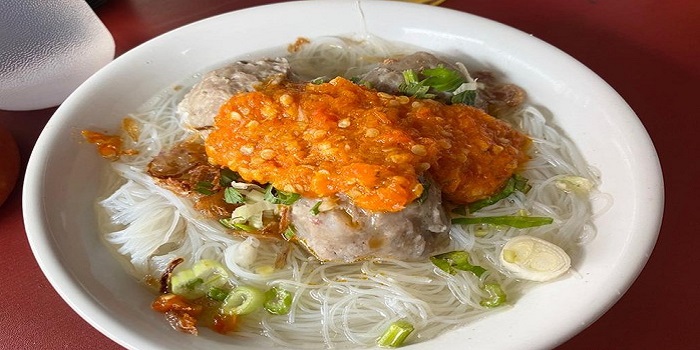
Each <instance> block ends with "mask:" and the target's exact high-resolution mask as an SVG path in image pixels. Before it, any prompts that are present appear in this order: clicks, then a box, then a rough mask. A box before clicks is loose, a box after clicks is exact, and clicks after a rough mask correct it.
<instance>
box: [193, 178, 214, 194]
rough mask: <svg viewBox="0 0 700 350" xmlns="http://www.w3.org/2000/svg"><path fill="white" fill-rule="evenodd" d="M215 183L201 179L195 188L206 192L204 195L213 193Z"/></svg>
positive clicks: (202, 192) (203, 192)
mask: <svg viewBox="0 0 700 350" xmlns="http://www.w3.org/2000/svg"><path fill="white" fill-rule="evenodd" d="M213 188H214V184H213V183H211V182H206V181H199V182H197V183H196V184H195V185H194V190H195V191H197V192H199V193H201V194H204V195H207V196H209V195H212V194H214V193H215V192H214V191H213Z"/></svg>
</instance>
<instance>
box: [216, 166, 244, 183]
mask: <svg viewBox="0 0 700 350" xmlns="http://www.w3.org/2000/svg"><path fill="white" fill-rule="evenodd" d="M219 174H220V176H221V177H220V178H219V185H221V187H229V186H230V185H231V183H232V182H234V181H236V180H239V179H240V178H241V176H240V175H238V173H237V172H235V171H233V170H231V169H229V168H221V171H220V172H219Z"/></svg>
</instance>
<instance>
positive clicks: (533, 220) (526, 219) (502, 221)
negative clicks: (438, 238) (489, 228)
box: [452, 215, 554, 228]
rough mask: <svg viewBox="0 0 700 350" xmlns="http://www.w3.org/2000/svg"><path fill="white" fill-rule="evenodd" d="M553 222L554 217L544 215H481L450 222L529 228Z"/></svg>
mask: <svg viewBox="0 0 700 350" xmlns="http://www.w3.org/2000/svg"><path fill="white" fill-rule="evenodd" d="M552 222H554V219H552V218H550V217H546V216H521V215H513V216H507V215H505V216H482V217H469V218H454V219H452V223H453V224H456V225H473V224H490V225H502V226H510V227H515V228H529V227H537V226H543V225H549V224H551V223H552Z"/></svg>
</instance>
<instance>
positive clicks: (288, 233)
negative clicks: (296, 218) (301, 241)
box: [282, 224, 297, 241]
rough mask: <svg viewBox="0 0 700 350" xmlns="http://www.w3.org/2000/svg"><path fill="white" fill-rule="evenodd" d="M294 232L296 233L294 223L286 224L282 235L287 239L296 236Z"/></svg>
mask: <svg viewBox="0 0 700 350" xmlns="http://www.w3.org/2000/svg"><path fill="white" fill-rule="evenodd" d="M296 234H297V231H296V228H294V225H292V224H289V226H287V229H286V230H284V232H282V237H284V239H286V240H288V241H289V240H291V239H292V238H294V236H296Z"/></svg>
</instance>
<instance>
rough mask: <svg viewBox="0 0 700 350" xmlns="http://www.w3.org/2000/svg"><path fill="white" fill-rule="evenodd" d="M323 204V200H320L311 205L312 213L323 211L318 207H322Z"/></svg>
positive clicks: (316, 213)
mask: <svg viewBox="0 0 700 350" xmlns="http://www.w3.org/2000/svg"><path fill="white" fill-rule="evenodd" d="M321 204H323V201H318V202H316V204H314V206H313V207H311V210H309V212H310V213H311V215H318V213H320V212H321V211H320V210H319V209H318V208H319V207H321Z"/></svg>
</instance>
